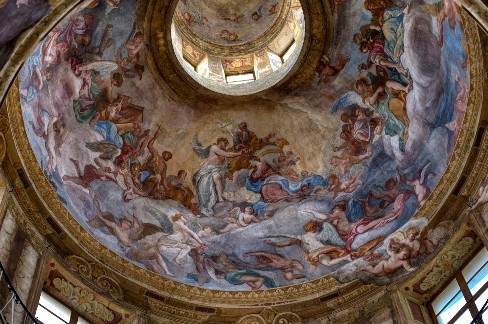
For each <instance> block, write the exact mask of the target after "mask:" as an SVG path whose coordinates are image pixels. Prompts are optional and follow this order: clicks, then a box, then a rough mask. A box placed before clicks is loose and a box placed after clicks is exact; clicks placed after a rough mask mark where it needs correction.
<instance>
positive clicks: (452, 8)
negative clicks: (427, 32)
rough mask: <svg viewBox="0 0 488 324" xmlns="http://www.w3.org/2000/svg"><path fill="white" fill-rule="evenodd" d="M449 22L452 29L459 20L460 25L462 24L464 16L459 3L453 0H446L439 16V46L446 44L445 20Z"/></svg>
mask: <svg viewBox="0 0 488 324" xmlns="http://www.w3.org/2000/svg"><path fill="white" fill-rule="evenodd" d="M446 18H447V21H448V22H449V27H451V29H454V28H456V23H457V22H459V25H460V26H461V25H462V18H461V13H460V12H459V9H458V7H457V5H456V4H455V3H454V1H453V0H444V7H443V8H442V10H441V12H439V15H438V16H437V29H438V30H439V42H438V43H439V46H441V47H442V45H444V26H443V23H444V20H446Z"/></svg>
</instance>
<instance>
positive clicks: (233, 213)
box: [230, 207, 241, 218]
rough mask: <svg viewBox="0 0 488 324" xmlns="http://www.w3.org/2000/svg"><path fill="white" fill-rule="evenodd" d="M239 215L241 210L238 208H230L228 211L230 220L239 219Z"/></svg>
mask: <svg viewBox="0 0 488 324" xmlns="http://www.w3.org/2000/svg"><path fill="white" fill-rule="evenodd" d="M240 213H241V209H240V208H239V207H235V208H232V210H231V211H230V216H231V217H232V218H237V217H239V214H240Z"/></svg>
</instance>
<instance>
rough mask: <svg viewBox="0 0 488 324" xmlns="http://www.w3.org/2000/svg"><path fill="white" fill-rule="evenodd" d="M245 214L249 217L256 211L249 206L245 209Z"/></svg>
mask: <svg viewBox="0 0 488 324" xmlns="http://www.w3.org/2000/svg"><path fill="white" fill-rule="evenodd" d="M244 213H245V214H248V215H252V213H254V209H252V207H251V206H247V207H246V208H244Z"/></svg>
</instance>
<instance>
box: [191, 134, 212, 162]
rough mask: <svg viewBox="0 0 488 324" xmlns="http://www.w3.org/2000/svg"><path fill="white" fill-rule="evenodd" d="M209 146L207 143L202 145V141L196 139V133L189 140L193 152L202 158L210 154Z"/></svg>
mask: <svg viewBox="0 0 488 324" xmlns="http://www.w3.org/2000/svg"><path fill="white" fill-rule="evenodd" d="M211 146H212V145H209V146H207V147H203V144H202V142H200V140H199V139H198V135H195V136H194V137H193V140H192V141H191V147H192V148H193V152H195V154H196V155H197V156H198V157H201V158H202V159H206V158H208V155H209V154H210V147H211Z"/></svg>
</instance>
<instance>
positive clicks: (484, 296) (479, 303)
mask: <svg viewBox="0 0 488 324" xmlns="http://www.w3.org/2000/svg"><path fill="white" fill-rule="evenodd" d="M487 299H488V290H485V291H484V292H483V293H482V294H481V296H479V297H478V298H477V299H476V301H475V302H474V303H475V304H476V307H477V308H478V311H481V308H482V307H483V305H485V303H486V300H487ZM483 315H485V316H483V318H485V322H486V319H487V317H486V316H487V315H488V311H485V312H484V313H483Z"/></svg>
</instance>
